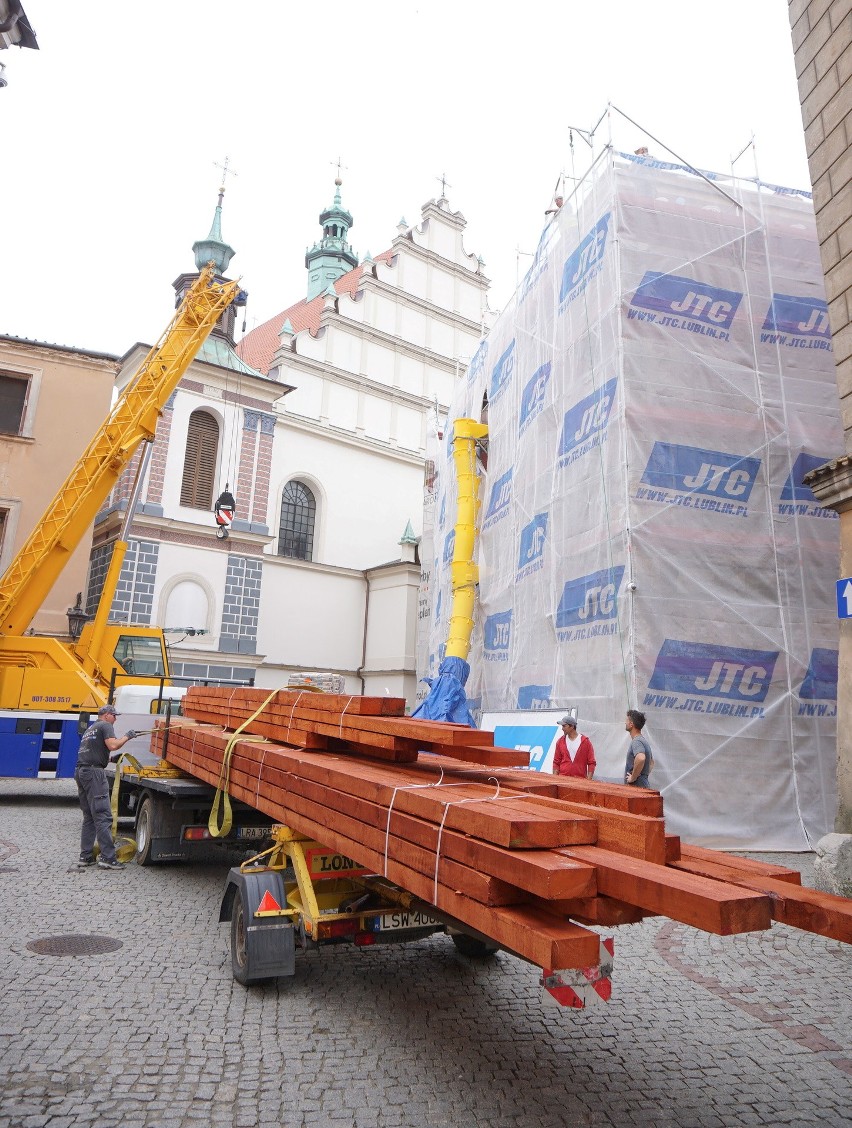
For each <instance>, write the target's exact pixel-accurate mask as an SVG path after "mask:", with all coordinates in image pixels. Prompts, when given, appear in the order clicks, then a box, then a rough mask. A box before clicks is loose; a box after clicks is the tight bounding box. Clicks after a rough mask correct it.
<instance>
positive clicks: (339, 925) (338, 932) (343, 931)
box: [322, 920, 358, 936]
mask: <svg viewBox="0 0 852 1128" xmlns="http://www.w3.org/2000/svg"><path fill="white" fill-rule="evenodd" d="M322 931H323V932H324V933H326V935H327V936H351V935H352V934H353V933H355V932H357V931H358V921H357V920H332V921H329V923H328V924H326V925H323V926H322Z"/></svg>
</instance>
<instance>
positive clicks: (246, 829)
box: [237, 826, 272, 838]
mask: <svg viewBox="0 0 852 1128" xmlns="http://www.w3.org/2000/svg"><path fill="white" fill-rule="evenodd" d="M271 833H272V827H271V826H238V827H237V838H268V837H269V835H270V834H271Z"/></svg>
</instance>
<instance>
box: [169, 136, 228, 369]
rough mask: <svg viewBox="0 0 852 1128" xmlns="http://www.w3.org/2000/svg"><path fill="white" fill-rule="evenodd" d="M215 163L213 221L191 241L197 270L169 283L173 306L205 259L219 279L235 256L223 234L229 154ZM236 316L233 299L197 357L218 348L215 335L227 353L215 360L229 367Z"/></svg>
mask: <svg viewBox="0 0 852 1128" xmlns="http://www.w3.org/2000/svg"><path fill="white" fill-rule="evenodd" d="M217 167H218V168H221V169H222V186H221V188H220V189H219V199H218V201H217V203H216V209H215V211H214V212H213V222H212V224H211V225H210V234H209V235H208V236H207V238H206V239H198V240H196V242H194V243H193V244H192V250H193V253H194V255H195V269H196V271H197V273H195V274H189V273H187V274H180V275H178V277H177V278H176V279H175V280H174V282H173V283H172V285H173V286H174V289H175V308H177V307H178V306H179V305H180V303H181V302H182V301H183V297H184V294H185V293H186V291H187V290H188V289H189V288H190V286H191V285H192V284H193V282H194V281H195V280H196V278H197V277H198V274H200V273H201V271H202V270H203V269H204V267H205V266H206V265H207V264H208V262H212V263H213V269H214V270H215V272H216V278H217V279H218V280H219V281H221V280H222V279H223V278H224V276H225V272H226V271H227V269H228V267H229V266H230V263H231V259H232V258H233V257H234V253H235V252H234V248H233V247H229V246H228V244H227V243H226V242H225V241H224V239H223V238H222V198H223V196H224V195H225V177H226V176H227V175H228V158H227V157H226V158H225V163H224V165H217ZM231 175H232V176H235V175H236V173H234V172H233V170H231ZM236 318H237V311H236V304H235V303H234V302H232V303H231V304H230V305H229V306H228V308H227V309H226V310H223V311H222V314H221V316H220V317H219V320H218V321H217V322H216V324H215V325H214V326H213V330H212V332H211V334H210V336H209V337H208V338H207V341H206V342H205V344H204V345H203V346H202V350H201V353H199V358H200V359H202V360H205V359H210V357H209V356H207V355H206V353H210V351H211V350H215V349H216V348H219V345H217V344H216V340H217V338H218V339H219V342H220V344H222V345H223V347H224V353H223V355H226V357H227V359H226V360H225V361H224V362H223V361H221V360H219V361H217V363H224V364H225V366H226V367H232V363H231V359H230V357H231V354H233V349H234V329H235V327H236ZM205 350H206V353H205ZM237 359H238V358H237V356H236V354H233V361H234V362H236V361H237Z"/></svg>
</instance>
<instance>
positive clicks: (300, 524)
mask: <svg viewBox="0 0 852 1128" xmlns="http://www.w3.org/2000/svg"><path fill="white" fill-rule="evenodd" d="M316 513H317V503H316V499H315V498H314V495H313V494H312V493H311V491H310V490H309V489H308V487H307V486H306V485H305V484H304V483H303V482H288V483H287V485H286V486H285V487H284V494H283V496H282V498H281V524H280V526H279V530H278V555H279V556H292V557H295V558H296V559H297V560H312V559H313V554H314V522H315V520H316Z"/></svg>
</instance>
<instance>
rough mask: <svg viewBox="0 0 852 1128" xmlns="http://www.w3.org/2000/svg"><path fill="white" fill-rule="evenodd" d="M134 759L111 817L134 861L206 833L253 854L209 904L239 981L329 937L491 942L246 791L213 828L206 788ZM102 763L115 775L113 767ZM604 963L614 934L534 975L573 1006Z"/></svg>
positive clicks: (598, 989) (175, 856)
mask: <svg viewBox="0 0 852 1128" xmlns="http://www.w3.org/2000/svg"><path fill="white" fill-rule="evenodd" d="M141 759H143V760H145V761H148V762H147V763H145V764H141V763H140V764H139V766H138V770H137V769H136V768H130V766H129V765H128V764H125V765H124V766H123V768H122V770H121V779H120V785H119V789H118V795H117V815H118V818H119V819H125V820H126V819H133V820H134V824H135V838H136V845H137V853H136V859H135V860H136V863H137V865H142V866H155V865H162V864H164V863H174V862H183V861H189V860H191V859H192V857H193V856H194V855H196V854H198V852H199V847H201V846H210V845H211V844H218V845H220V846H223V847H226V848H231V849H237V850H239V849H245V850H246V853H247V854H251V856H248V857H247V858H246V860H245V861H243V862H242V863H241V864H240V865H238V866H234V867H232V868H231V869H230V870H229V872H228V876H227V879H226V883H225V889H224V891H223V895H222V901H221V904H220V908H219V922H220V923H228V924H229V933H230V950H231V971H232V974H233V977H234V979H235V980H236V981H237V982H238V983H241V984H243V985H244V986H251V985H254V984H260V983H264V982H266V981H268V980H269V979H272V978H277V977H288V976H293V975H295V973H296V962H297V956H299V955H304V954H306V953H309V952H313V951H316V950H317V949H319V948H321V947H325V946H328V945H336V944H354V945H355V946H356V947H358V948H361V949H365V950H366V949H369V948H372V947H374V946H382V945H386V944H400V943H407V942H411V941H415V940H422V939H425V938H426V937H429V936H433V935H436V934H445V935H446V936H448V937H449V938H450V940H451V941H452V943H453V944H454V945H455V947H456V950H457V951H458V952H459V953H460V954H461V955H463V956H465V957H467V958H469V959H476V960H484V959H489V958H491V957H492V956H493V955H494V954H495V953H496V952H497V951H499V950H501V946H500V945H499V944H497V943H495V942H494V940H492V939H491V938H490V937H488V936H485V935H482V934H480V933H477V932H475V931H474V930H472V929H471V928H470V927H469V926H467V925H465V924H463V923H462V922H460V921H458V920H456V919H454V918H453V917H452V916H450V915H448V914H447V913H444V912H441V911H440V910H438V909H436V908H435V907H434V906H432V905H428V904H426V903H425V902H423V901H421V900H419V899H418V898H416V897H414V896H412V895H411V894H410V893H408V892H407V891H406V890H404V889H402V888H400V887H399V886H397V885H395V884H394V883H393V882H391V881H389V880H388V879H387V878H384V877H383V876H382V875H380V874H375V873H372V872H371V871H370V870H368V869H366V868H364V867H363V866H361V865H360V864H359V863H358V862H357V861H356V860H354V859H352V858H349V857H347V856H346V855H344V854H341V853H340V852H338V851H336V850H333V849H330V848H329V847H327V846H325V845H323V844H322V843H321V842H317V841H315V840H314V839H312V838H310V837H308V836H306V835H303V834H300V833H298V832H297V831H294V830H293V829H291V828H289V827H286V826H282V825H280V824H275V823H271V822H270V819H269V816H268V815H265V814H263V813H262V812H260V811H258V810H255V809H254V808H253V807H251V806H250V805H248V804H246V803H242V802H239V801H238V800H235V799H233V798H232V800H231V806H232V816H233V820H232V825H231V827H230V830H229V831H228V833H227V834H224V835H215V834H213V833H212V832H211V829H210V826H209V816H210V812H211V809H212V806H213V802H214V798H215V795H216V789H215V788H213V787H212V786H211V785H210V784H208V783H204V782H202V781H200V780H198V779H195V778H194V777H191V776H189V775H187V774H185V773H181V772H178V771H176V770H175V769H174V768H171V767H170V766H169V765H167V764H164V763H163V761H158V760H156V759H155V757H154V756H153V755H151V754H150V753H148V754H145V755H143V756H142V757H141ZM137 762H138V761H137ZM119 766H120V767H121V765H119ZM107 774H108V775H109V776H110V778H111V779H112V780H114V778H115V768H114V767H113V766H110V767H109V768H108V769H107ZM252 848H253V849H252ZM512 954H514V953H512ZM611 974H612V941H611V940H604V939H602V941H601V959H600V963H599V965H596V966H594V967H589V968H583V969H577V970H576V971H568V972H566V971H562V972H552V973H550V974H549V975H543V976H542V979H541V984H542V986H543V987H544V989H545V992H546V995H547V997H549V998H551V999H552V1000H555V1001H556V1002H558V1003H560V1004H562V1005H568V1006H571V1007H576V1008H579V1007H584V1006H586V1005H587V1004H588V1003H590V1002H602V1001H606V1000H607V999H608V998H609V994H610V976H611Z"/></svg>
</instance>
